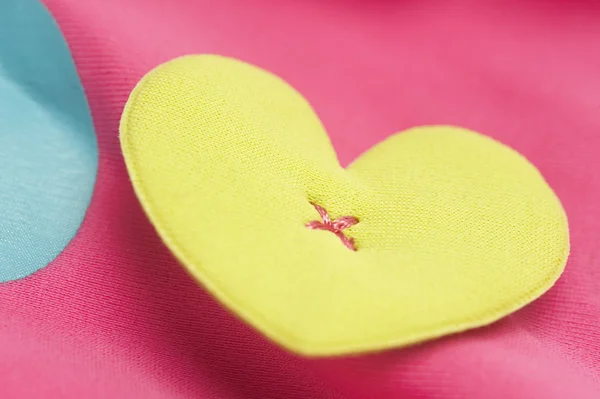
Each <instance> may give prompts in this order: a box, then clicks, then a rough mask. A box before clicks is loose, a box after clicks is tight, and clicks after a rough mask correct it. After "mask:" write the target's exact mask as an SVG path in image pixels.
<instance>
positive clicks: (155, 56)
mask: <svg viewBox="0 0 600 399" xmlns="http://www.w3.org/2000/svg"><path fill="white" fill-rule="evenodd" d="M45 3H46V5H47V6H48V8H49V9H50V11H51V12H52V14H53V15H54V16H55V18H56V20H57V22H58V24H59V26H60V28H61V30H62V31H63V33H64V35H65V37H66V40H67V42H68V43H69V46H70V48H71V51H72V54H73V56H74V59H75V63H76V66H77V68H78V72H79V74H80V76H81V79H82V83H83V85H84V88H85V92H86V95H87V97H88V100H89V104H90V108H91V111H92V117H93V119H94V124H95V130H96V133H97V136H98V145H99V171H98V178H97V182H96V188H95V192H94V197H93V199H92V203H91V205H90V208H89V209H88V212H87V215H86V219H85V220H84V223H83V225H82V227H81V229H80V230H79V232H78V234H77V236H76V237H75V239H74V241H73V242H71V244H70V245H69V246H68V247H67V249H66V250H65V251H64V252H63V253H62V254H61V255H60V256H59V257H58V258H57V259H56V260H55V261H54V262H52V263H51V264H50V265H48V266H47V267H45V268H44V269H43V270H41V271H39V272H37V273H35V274H33V275H32V276H30V277H28V278H26V279H23V280H20V281H15V282H11V283H8V284H2V285H0V354H1V356H0V384H1V385H0V388H1V391H0V392H1V393H2V397H3V398H7V399H13V398H39V397H43V398H68V399H69V398H73V399H80V398H89V399H94V398H144V399H155V398H156V399H173V398H177V399H179V398H186V399H187V398H190V399H192V398H193V399H197V398H207V399H208V398H210V399H214V398H218V399H221V398H223V399H238V398H243V399H248V398H252V399H254V398H256V399H267V398H268V399H307V398H310V399H340V398H344V399H365V398H367V399H372V398H374V399H380V398H383V399H388V398H399V399H430V398H435V399H457V398H485V399H523V398H536V399H537V398H540V399H564V398H577V399H597V398H598V397H600V377H599V376H600V350H599V348H600V345H599V343H600V295H599V294H598V293H599V292H600V283H599V281H600V280H599V279H598V275H599V270H600V256H599V253H598V242H599V241H600V223H599V220H600V208H599V207H598V203H600V184H599V176H598V173H599V172H598V171H600V158H599V157H598V152H599V151H600V135H598V131H600V114H599V113H598V93H600V76H599V75H598V70H600V51H598V43H600V24H599V23H598V18H600V10H599V9H598V4H597V2H594V1H572V2H567V1H549V2H522V1H504V2H501V4H500V2H493V1H489V2H473V1H456V2H454V1H451V2H422V1H360V0H357V1H321V0H308V1H302V2H300V1H281V0H256V1H253V2H252V6H249V3H250V2H247V1H242V0H219V1H209V0H171V1H168V2H166V1H162V0H86V1H81V0H46V1H45ZM166 3H168V6H166V5H165V4H166ZM0 4H2V2H0ZM266 10H268V11H266ZM206 53H211V54H212V53H218V54H224V55H227V56H233V57H235V58H238V59H243V60H246V61H248V62H250V63H252V64H255V65H258V66H260V67H262V68H265V69H267V70H269V71H272V72H273V73H275V74H277V75H278V76H281V77H282V78H284V79H285V80H286V81H288V82H289V83H290V84H291V85H292V86H294V87H296V88H297V89H298V90H299V91H300V92H301V93H302V94H303V95H304V96H305V97H306V98H307V99H308V100H309V101H310V102H311V104H313V106H314V108H315V109H317V110H318V112H319V117H320V119H321V120H322V121H323V124H324V125H325V127H326V129H327V132H328V134H329V136H330V138H331V140H332V143H333V147H334V148H335V150H336V152H337V153H338V155H339V159H340V162H341V164H342V165H344V166H346V165H348V164H349V163H350V162H351V161H352V160H354V159H356V158H357V157H358V156H359V155H360V154H361V153H363V152H365V151H366V150H367V149H368V148H370V147H371V146H373V145H374V144H376V143H378V142H381V141H383V140H384V139H385V138H387V137H388V136H390V135H391V134H393V132H396V131H399V130H404V129H406V128H408V127H410V126H418V125H431V124H450V125H458V126H464V127H466V128H469V129H472V130H474V131H479V132H485V134H486V135H489V136H491V137H492V138H494V139H497V140H499V141H500V142H502V143H505V144H507V145H509V146H510V147H511V148H514V149H515V150H517V151H518V152H519V153H521V154H523V155H525V156H526V157H527V159H529V160H530V161H531V162H532V163H533V164H534V165H535V166H536V167H537V168H538V169H539V170H540V171H541V172H542V174H543V175H544V177H545V178H546V180H547V181H548V183H549V185H550V186H551V187H552V188H553V189H554V190H555V192H556V194H557V196H558V197H559V198H560V199H561V202H562V204H563V206H564V208H565V211H566V213H567V215H568V217H569V226H570V231H571V249H572V250H571V255H570V257H569V262H568V264H567V267H566V269H565V272H564V273H563V275H562V276H561V278H560V279H559V280H558V282H557V284H556V285H555V286H554V287H553V288H552V289H550V290H549V291H548V292H547V293H546V294H545V295H543V296H542V297H541V298H540V299H539V300H537V301H535V302H534V303H532V304H531V305H529V306H527V307H525V308H524V309H522V310H521V311H519V312H517V313H515V314H514V315H511V316H509V317H508V318H506V319H503V320H501V321H499V322H497V323H494V324H493V325H491V326H489V327H485V328H482V329H477V330H472V331H469V332H466V333H463V334H459V335H454V336H450V337H446V338H444V339H441V340H438V341H434V342H431V343H428V344H424V345H421V346H418V347H415V348H411V349H406V350H392V351H386V352H384V353H380V354H377V355H369V356H360V357H352V358H344V359H327V360H324V359H320V360H314V359H312V360H306V359H302V358H298V357H295V356H292V355H290V354H288V353H287V352H285V351H282V350H280V349H279V348H278V347H277V346H275V345H272V344H271V343H269V342H268V341H267V340H265V339H263V338H262V336H261V335H260V334H257V333H256V332H255V331H254V330H253V329H252V328H249V327H247V326H246V325H245V324H244V323H241V322H240V321H238V320H237V319H236V318H235V317H233V316H232V315H231V314H229V312H226V311H225V310H224V309H223V308H222V307H221V306H220V305H218V304H217V302H216V301H214V300H213V299H212V297H211V296H210V295H208V294H207V293H206V292H205V291H204V290H203V289H202V287H200V286H199V285H198V284H197V283H196V282H195V281H193V279H191V278H190V277H189V276H188V275H187V273H186V271H185V270H184V269H183V268H182V267H181V265H179V264H178V263H177V262H176V261H175V260H174V259H173V257H172V256H171V255H170V253H169V251H168V250H167V249H166V248H165V247H164V246H163V244H162V242H161V240H159V239H158V237H157V235H156V233H155V231H154V228H153V227H152V225H151V224H150V223H148V221H147V218H146V216H145V215H144V213H143V212H142V210H141V207H140V205H139V202H138V200H137V198H136V197H135V195H134V193H133V189H132V187H131V184H130V181H129V178H128V176H127V171H126V169H125V164H124V162H123V157H122V154H121V148H120V145H119V140H118V127H119V120H120V117H121V113H122V111H123V107H124V105H125V102H126V101H127V98H128V95H129V93H131V91H132V89H133V88H134V86H135V84H136V83H137V82H138V81H139V80H140V79H141V78H142V76H144V75H145V74H146V73H147V72H148V71H149V70H150V69H152V68H153V67H154V66H156V65H158V64H160V63H163V62H166V61H168V60H170V59H172V58H175V57H178V56H182V55H184V54H206ZM313 233H314V232H313ZM322 233H323V234H325V233H326V232H322ZM182 303H186V304H187V306H182V305H181V304H182Z"/></svg>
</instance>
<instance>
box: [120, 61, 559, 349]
mask: <svg viewBox="0 0 600 399" xmlns="http://www.w3.org/2000/svg"><path fill="white" fill-rule="evenodd" d="M121 145H122V149H123V153H124V156H125V161H126V164H127V169H128V172H129V174H130V176H131V179H132V182H133V186H134V188H135V191H136V193H137V195H138V197H139V199H140V202H141V204H142V206H143V208H144V210H145V211H146V213H147V215H148V217H149V218H150V220H151V222H152V223H153V224H154V226H155V227H156V229H157V231H158V233H159V235H160V236H161V238H162V239H163V240H164V242H165V243H166V245H167V246H168V247H169V248H170V250H171V251H172V252H173V253H174V254H175V255H176V256H177V258H178V259H179V260H180V261H181V262H182V263H183V265H184V266H185V267H186V268H187V269H188V270H189V271H190V272H191V274H192V275H193V276H194V277H195V278H196V279H198V280H199V281H200V282H201V283H202V284H203V285H204V286H205V287H206V288H207V289H208V290H209V291H210V292H211V293H212V294H213V295H215V296H216V297H217V298H218V299H219V300H220V301H222V302H223V303H224V304H225V305H226V306H227V307H229V308H230V309H232V310H233V311H234V312H235V313H236V314H238V315H239V316H240V317H242V318H243V319H244V320H246V321H247V322H249V323H250V324H251V325H253V326H254V327H256V328H257V329H258V330H260V331H261V332H263V333H264V334H265V335H267V336H268V337H270V338H271V339H273V340H274V341H276V342H278V343H279V344H281V345H283V346H284V347H286V348H288V349H290V350H293V351H296V352H299V353H303V354H306V355H336V354H348V353H356V352H364V351H372V350H380V349H385V348H391V347H398V346H404V345H408V344H412V343H416V342H420V341H424V340H428V339H432V338H435V337H439V336H443V335H445V334H449V333H455V332H459V331H463V330H466V329H469V328H474V327H478V326H482V325H486V324H489V323H491V322H493V321H495V320H497V319H499V318H501V317H503V316H505V315H507V314H509V313H511V312H513V311H515V310H516V309H518V308H520V307H522V306H524V305H525V304H527V303H529V302H531V301H532V300H534V299H535V298H537V297H538V296H540V295H541V294H542V293H543V292H545V291H546V290H547V289H548V288H550V287H551V286H552V285H553V283H554V282H555V281H556V279H557V278H558V277H559V275H560V273H561V272H562V270H563V268H564V265H565V262H566V259H567V256H568V251H569V239H568V226H567V220H566V216H565V214H564V211H563V209H562V207H561V204H560V202H559V201H558V199H557V198H556V196H555V195H554V193H553V192H552V190H551V189H550V188H549V187H548V185H547V184H546V182H545V181H544V179H543V178H542V176H541V175H540V173H539V172H538V171H537V170H536V169H535V167H534V166H532V165H531V164H530V163H528V162H527V160H525V159H524V158H523V157H522V156H520V155H519V154H517V153H516V152H515V151H513V150H511V149H509V148H508V147H506V146H504V145H502V144H500V143H498V142H496V141H494V140H492V139H490V138H487V137H485V136H482V135H479V134H477V133H474V132H471V131H468V130H465V129H461V128H456V127H449V126H429V127H419V128H414V129H410V130H408V131H406V132H404V133H401V134H397V135H394V136H392V137H390V138H388V139H387V140H385V141H384V142H382V143H380V144H379V145H377V146H375V147H374V148H372V149H371V150H369V151H368V152H366V153H365V154H363V155H362V156H361V157H360V158H359V159H358V160H356V161H355V162H354V163H353V164H352V165H350V166H349V167H348V168H346V169H344V168H342V167H341V166H340V165H339V163H338V161H337V159H336V154H335V152H334V150H333V148H332V146H331V144H330V142H329V139H328V136H327V134H326V132H325V131H324V128H323V126H322V125H321V122H320V121H319V119H318V117H317V116H316V115H315V113H314V112H313V110H312V109H311V107H310V106H309V104H308V103H307V102H306V100H304V98H303V97H302V96H301V95H300V94H298V93H297V92H296V91H294V89H292V88H291V87H290V86H288V85H287V84H286V83H285V82H283V81H282V80H281V79H279V78H278V77H276V76H274V75H272V74H270V73H268V72H266V71H264V70H261V69H259V68H257V67H254V66H251V65H248V64H245V63H243V62H240V61H237V60H234V59H229V58H224V57H219V56H209V55H206V56H187V57H182V58H178V59H175V60H173V61H170V62H168V63H166V64H163V65H161V66H159V67H158V68H156V69H155V70H153V71H151V72H150V73H149V74H147V75H146V76H145V77H144V78H143V79H142V81H141V82H140V83H139V84H138V85H137V87H136V88H135V90H134V91H133V93H132V94H131V97H130V99H129V101H128V103H127V106H126V108H125V112H124V114H123V117H122V121H121ZM319 208H320V209H319ZM344 217H348V218H354V219H352V220H354V221H355V222H356V223H352V224H350V225H346V224H344V223H341V222H340V220H341V221H346V222H348V221H350V220H351V219H344ZM327 218H329V222H327V220H326V219H327ZM336 221H337V222H336ZM334 222H335V223H337V225H335V226H337V227H335V226H334V224H335V223H334ZM319 223H320V224H321V225H322V226H320V227H319ZM335 228H337V230H335ZM343 237H346V238H347V240H348V241H350V242H351V243H352V246H353V247H350V246H348V245H345V243H344V241H343V240H344V239H343ZM353 248H355V249H356V251H353V250H351V249H353Z"/></svg>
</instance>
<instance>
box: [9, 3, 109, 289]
mask: <svg viewBox="0 0 600 399" xmlns="http://www.w3.org/2000/svg"><path fill="white" fill-rule="evenodd" d="M0 38H2V39H1V40H0V282H6V281H10V280H15V279H19V278H22V277H25V276H28V275H30V274H31V273H33V272H35V271H37V270H39V269H41V268H43V267H44V266H46V265H47V264H48V263H50V262H51V261H52V260H53V259H54V258H56V257H57V256H58V255H59V254H60V253H61V252H62V251H63V250H64V248H65V246H66V245H67V244H68V243H69V241H71V239H72V238H73V237H74V236H75V234H76V233H77V229H78V228H79V226H80V225H81V222H82V221H83V218H84V215H85V212H86V209H87V207H88V205H89V203H90V200H91V197H92V193H93V189H94V183H95V179H96V171H97V166H98V150H97V145H96V138H95V134H94V128H93V125H92V120H91V117H90V112H89V109H88V106H87V102H86V99H85V95H84V92H83V88H82V87H81V82H80V81H79V76H78V75H77V72H76V70H75V66H74V63H73V59H72V58H71V54H70V52H69V49H68V47H67V44H66V42H65V40H64V38H63V37H62V34H61V32H60V30H59V28H58V26H57V24H56V23H55V22H54V20H53V18H52V17H51V15H50V13H49V12H48V11H47V10H46V9H45V8H44V6H43V5H42V4H41V3H40V2H39V1H38V0H2V1H0Z"/></svg>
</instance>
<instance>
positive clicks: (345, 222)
mask: <svg viewBox="0 0 600 399" xmlns="http://www.w3.org/2000/svg"><path fill="white" fill-rule="evenodd" d="M311 205H312V206H314V207H315V209H316V210H317V212H319V215H320V216H321V219H322V220H323V221H322V222H320V221H318V220H314V221H312V222H308V223H306V227H307V228H309V229H311V230H328V231H331V232H332V233H333V234H335V235H336V236H338V237H339V239H340V240H342V244H344V245H345V246H346V248H348V249H350V250H352V251H356V247H355V246H354V238H351V237H346V236H345V235H344V233H342V230H344V229H347V228H348V227H350V226H354V225H355V224H357V223H358V219H357V218H355V217H354V216H342V217H340V218H338V219H335V220H333V221H332V220H331V218H330V217H329V214H328V213H327V211H326V210H325V209H324V208H323V207H321V206H319V205H317V204H315V203H312V202H311Z"/></svg>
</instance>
